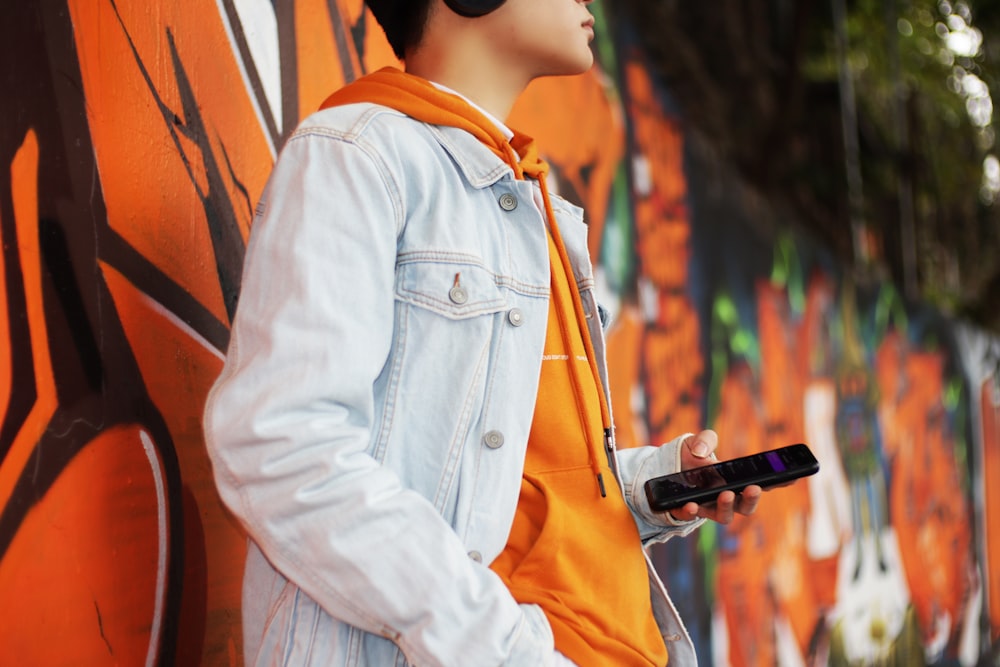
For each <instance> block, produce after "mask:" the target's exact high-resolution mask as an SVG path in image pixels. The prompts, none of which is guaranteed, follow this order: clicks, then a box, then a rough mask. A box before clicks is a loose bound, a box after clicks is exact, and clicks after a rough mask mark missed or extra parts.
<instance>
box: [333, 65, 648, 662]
mask: <svg viewBox="0 0 1000 667" xmlns="http://www.w3.org/2000/svg"><path fill="white" fill-rule="evenodd" d="M352 102H373V103H376V104H381V105H384V106H388V107H391V108H394V109H396V110H398V111H401V112H402V113H405V114H407V115H409V116H411V117H413V118H415V119H417V120H420V121H423V122H427V123H431V124H434V125H447V126H452V127H458V128H461V129H464V130H466V131H468V132H470V133H471V134H473V135H474V136H476V137H477V138H478V139H479V140H480V141H482V142H483V144H485V145H486V146H487V147H488V148H489V149H490V150H491V151H493V152H494V153H495V154H496V155H497V156H498V157H500V159H502V160H504V161H505V162H506V163H507V164H509V165H510V167H511V168H512V169H513V170H514V173H515V176H516V177H517V178H524V177H525V176H528V177H533V178H537V179H538V180H539V185H540V188H541V193H542V204H543V207H544V209H545V213H546V217H547V222H548V228H549V232H550V233H549V258H550V262H551V267H552V271H551V290H552V292H551V298H550V301H549V320H548V327H547V331H546V340H545V351H544V357H543V360H542V370H541V376H540V378H539V389H538V397H537V400H536V404H535V415H534V420H533V421H532V426H531V432H530V435H529V439H528V449H527V454H526V457H525V463H524V472H523V475H522V481H521V496H520V499H519V501H518V507H517V512H516V514H515V517H514V523H513V525H512V526H511V532H510V535H509V538H508V543H507V546H506V548H505V549H504V551H503V552H502V553H501V554H500V555H499V556H498V557H497V558H496V560H495V561H494V562H493V563H492V564H491V565H490V567H491V569H493V571H494V572H496V573H497V574H498V575H499V576H500V577H501V578H502V579H503V580H504V582H505V583H506V584H507V586H508V588H509V589H510V591H511V594H512V595H513V596H514V598H515V599H516V600H518V601H519V602H523V603H534V604H537V605H539V606H540V607H541V608H542V609H543V610H544V611H545V614H546V616H547V618H548V619H549V623H550V624H551V626H552V631H553V635H554V636H555V644H556V648H557V649H558V650H559V651H560V652H561V653H563V654H564V655H566V656H567V657H568V658H570V659H571V660H573V661H574V662H575V663H577V664H578V665H581V666H586V667H622V666H624V665H629V666H631V665H664V664H666V662H667V650H666V646H665V645H664V642H663V639H662V637H661V636H660V632H659V629H658V627H657V625H656V622H655V620H654V618H653V613H652V606H651V604H650V599H649V583H648V574H647V571H646V561H645V558H644V556H643V554H642V548H641V542H640V539H639V534H638V529H637V528H636V526H635V522H634V520H633V519H632V515H631V512H630V511H629V509H628V507H627V505H626V504H625V500H624V498H623V497H622V495H621V492H620V489H619V487H618V485H617V483H616V482H615V481H614V477H613V473H612V472H611V469H610V467H609V464H608V461H607V459H606V457H605V456H604V455H603V454H602V452H603V451H604V447H603V438H604V434H605V432H607V430H608V429H609V428H610V411H609V409H608V406H607V404H606V401H605V398H604V392H603V390H602V387H601V382H600V376H599V375H598V369H597V361H596V358H595V355H594V349H593V345H592V343H591V341H590V337H589V334H588V330H587V327H586V324H585V317H584V314H583V307H582V303H581V300H580V295H579V292H578V290H577V289H576V286H575V285H574V284H573V274H572V271H571V270H570V263H569V258H568V256H567V254H566V249H565V247H564V245H563V243H562V238H561V236H560V234H559V230H558V227H557V225H556V219H555V215H554V213H553V211H552V204H551V201H550V198H549V193H548V187H547V184H546V180H545V176H546V174H547V172H548V165H547V164H546V163H545V162H544V161H543V160H541V159H540V158H539V157H538V153H537V150H536V148H535V144H534V141H533V140H532V139H531V138H530V137H526V136H524V135H521V134H519V133H517V132H514V137H513V138H512V139H511V140H510V142H508V141H507V139H506V136H505V135H504V134H503V132H501V130H500V129H499V128H498V127H497V126H496V124H495V123H494V122H492V121H490V120H489V119H488V118H487V117H486V116H484V115H483V114H482V113H481V112H479V111H478V110H477V109H475V108H474V107H473V106H472V105H470V104H469V103H468V102H466V101H465V100H464V99H462V98H461V97H459V96H457V95H453V94H450V93H447V92H443V91H441V90H439V89H437V88H435V87H434V86H433V85H431V84H430V83H429V82H427V81H426V80H424V79H421V78H419V77H415V76H412V75H409V74H405V73H403V72H401V71H399V70H396V69H393V68H386V69H383V70H379V71H378V72H375V73H373V74H370V75H368V76H366V77H363V78H361V79H359V80H358V81H356V82H354V83H352V84H350V85H348V86H347V87H345V88H342V89H340V90H339V91H337V92H336V93H334V94H333V95H331V96H330V97H329V98H328V99H327V101H326V102H324V104H323V108H326V107H329V106H334V105H339V104H349V103H352ZM595 476H596V478H597V483H595ZM605 480H608V481H607V482H605Z"/></svg>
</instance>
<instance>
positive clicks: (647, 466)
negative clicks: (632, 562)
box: [204, 104, 698, 667]
mask: <svg viewBox="0 0 1000 667" xmlns="http://www.w3.org/2000/svg"><path fill="white" fill-rule="evenodd" d="M537 193H538V185H537V183H534V182H530V181H519V180H516V179H515V178H514V176H513V173H512V171H511V170H510V168H509V167H508V166H507V165H505V164H504V163H503V162H501V161H500V160H499V159H498V158H497V157H496V156H495V155H493V154H492V153H491V152H490V151H489V150H487V149H486V148H485V147H484V146H482V145H481V144H480V143H479V141H478V140H476V139H475V138H474V137H472V136H471V135H469V134H467V133H465V132H463V131H461V130H457V129H455V128H448V127H437V126H430V125H427V124H424V123H420V122H417V121H415V120H413V119H410V118H408V117H406V116H403V115H402V114H400V113H398V112H396V111H393V110H390V109H387V108H385V107H380V106H375V105H371V104H355V105H349V106H344V107H337V108H332V109H328V110H325V111H321V112H319V113H316V114H314V115H312V116H311V117H309V118H308V119H306V121H304V123H303V124H302V125H301V126H300V127H299V129H298V130H297V131H296V132H295V133H294V134H293V135H292V137H291V138H290V139H289V141H288V142H287V143H286V145H285V147H284V148H283V150H282V153H281V155H280V156H279V159H278V161H277V163H276V165H275V168H274V171H273V173H272V175H271V178H270V180H269V181H268V185H267V187H266V188H265V192H264V195H263V197H262V199H261V202H260V204H259V205H258V208H257V215H256V217H255V222H254V225H253V230H252V233H251V235H250V240H249V243H248V247H247V255H246V261H245V272H244V277H243V286H242V292H241V295H240V301H239V306H238V308H237V313H236V317H235V319H234V322H233V327H232V337H231V340H230V344H229V349H228V353H227V358H226V362H225V365H224V368H223V371H222V374H221V376H220V377H219V379H218V381H217V382H216V384H215V385H214V387H213V388H212V391H211V392H210V394H209V398H208V402H207V406H206V412H205V421H204V426H205V434H206V440H207V444H208V451H209V454H210V456H211V459H212V463H213V466H214V472H215V478H216V482H217V485H218V488H219V490H220V493H221V496H222V499H223V500H224V502H225V503H226V505H227V506H228V507H229V508H230V509H231V510H232V512H233V513H234V514H235V516H236V517H237V518H238V519H239V520H240V522H241V523H242V525H243V526H244V528H245V529H246V531H247V532H248V534H249V537H250V540H251V543H250V549H249V554H248V557H247V563H246V572H245V578H244V599H243V629H244V649H245V653H246V664H248V665H295V666H297V667H298V666H309V665H317V666H318V665H349V666H352V667H353V666H371V667H384V666H387V665H397V666H400V667H402V666H403V665H419V666H420V667H425V666H427V667H431V666H437V665H441V666H446V665H447V666H456V667H458V666H461V667H469V666H471V667H479V666H484V667H485V666H490V667H492V666H495V665H510V666H514V667H538V666H539V665H545V664H547V661H548V660H549V659H550V656H551V654H552V650H553V644H552V634H551V630H550V629H549V627H548V623H547V621H546V619H545V617H544V615H543V614H542V612H541V611H540V610H539V609H538V608H537V607H535V606H532V605H519V604H518V603H517V602H516V601H515V600H514V599H513V598H512V597H511V595H510V593H509V592H508V591H507V589H506V588H505V586H504V585H503V583H502V582H501V581H500V579H499V578H498V577H496V576H495V575H494V574H493V572H492V571H491V570H490V569H489V568H488V564H489V563H490V562H491V561H492V560H493V559H494V558H495V557H496V556H497V555H498V554H499V553H500V552H501V551H502V550H503V548H504V546H505V543H506V540H507V535H508V531H509V528H510V526H511V523H512V520H513V516H514V510H515V507H516V505H517V501H518V495H519V489H520V483H521V470H522V467H523V462H524V456H525V448H526V445H527V441H528V431H529V428H530V426H531V421H532V415H533V411H534V403H535V395H536V391H537V385H538V377H539V369H540V363H541V357H542V346H543V342H544V339H545V329H546V324H547V315H548V295H549V258H548V250H547V241H546V229H545V222H544V219H543V217H542V215H541V213H540V212H539V210H538V208H537V206H536V205H535V204H534V201H535V197H536V196H537ZM553 205H554V208H555V212H556V216H557V218H558V220H559V225H560V230H561V231H562V235H563V238H564V241H565V244H566V246H567V250H568V252H569V254H570V256H571V261H572V264H573V270H574V273H575V278H576V282H577V285H578V288H579V289H580V292H581V294H582V297H583V303H584V305H585V310H586V313H587V319H588V324H589V326H590V330H591V335H592V337H593V341H594V345H595V349H596V353H597V355H598V357H599V358H600V368H601V374H602V376H603V377H604V380H605V386H607V376H606V368H605V364H604V356H605V355H604V335H603V331H602V327H601V324H600V320H601V318H600V316H599V314H598V308H597V302H596V300H595V297H594V279H593V273H592V267H591V265H590V260H589V257H588V254H587V243H586V227H585V225H584V224H583V221H582V216H581V211H580V210H579V209H578V208H576V207H574V206H572V205H570V204H568V203H567V202H565V201H564V200H561V199H559V198H558V197H555V198H554V202H553ZM678 441H679V439H678ZM678 441H674V442H672V443H668V444H667V445H664V446H663V447H662V448H657V447H640V448H637V449H628V450H622V451H620V452H618V453H617V456H618V472H619V484H620V485H621V487H622V489H623V492H624V493H625V496H626V500H627V502H628V504H629V506H630V508H631V509H632V510H633V514H634V515H635V517H636V522H637V524H638V526H639V529H640V535H641V536H642V538H643V540H644V541H645V542H646V543H652V542H654V541H662V540H665V539H667V538H668V537H670V536H672V535H678V534H687V533H688V532H690V531H691V530H693V528H694V527H695V526H697V525H698V522H691V523H684V524H672V523H671V522H670V521H669V520H667V519H665V517H662V516H657V515H655V514H653V513H652V512H651V511H650V510H649V507H648V505H646V504H645V500H644V498H643V496H642V493H641V488H642V483H643V481H645V479H647V478H648V477H650V476H653V475H656V474H664V473H666V472H672V471H673V470H675V469H677V467H678V462H679V444H678ZM589 529H592V530H593V529H599V527H598V526H595V527H590V528H589ZM647 562H648V560H647ZM608 563H609V566H613V563H614V554H608ZM649 572H650V590H651V591H652V592H653V593H652V594H653V598H654V600H653V606H654V613H655V614H656V616H657V620H658V621H659V623H660V626H661V628H662V630H663V634H664V637H665V638H666V640H667V647H668V650H669V651H670V664H671V666H672V667H673V666H677V665H680V666H683V665H694V664H695V658H694V650H693V647H692V646H691V642H690V639H689V638H688V636H687V632H686V631H685V630H684V628H683V625H682V624H681V622H680V619H679V618H678V617H677V614H676V611H675V610H674V607H673V605H672V604H671V603H670V601H669V598H668V597H667V594H666V591H665V590H664V588H663V586H662V584H661V583H660V581H659V579H658V578H657V577H656V575H655V573H654V572H653V570H652V568H651V567H650V568H649Z"/></svg>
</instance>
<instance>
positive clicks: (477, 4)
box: [444, 0, 506, 18]
mask: <svg viewBox="0 0 1000 667" xmlns="http://www.w3.org/2000/svg"><path fill="white" fill-rule="evenodd" d="M504 2H506V0H444V3H445V4H446V5H448V7H450V8H451V11H453V12H455V13H456V14H459V15H461V16H466V17H468V18H476V17H478V16H485V15H487V14H489V13H490V12H492V11H493V10H495V9H498V8H499V7H500V5H502V4H503V3H504Z"/></svg>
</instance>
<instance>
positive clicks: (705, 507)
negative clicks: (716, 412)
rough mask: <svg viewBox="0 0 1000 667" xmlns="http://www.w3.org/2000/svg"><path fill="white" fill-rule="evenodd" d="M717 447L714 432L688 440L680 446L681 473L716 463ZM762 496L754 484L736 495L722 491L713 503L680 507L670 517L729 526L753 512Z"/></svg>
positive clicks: (694, 436)
mask: <svg viewBox="0 0 1000 667" xmlns="http://www.w3.org/2000/svg"><path fill="white" fill-rule="evenodd" d="M718 446H719V435H718V434H717V433H716V432H715V431H711V430H706V431H702V432H701V433H698V434H697V435H691V436H688V437H687V438H686V439H685V440H684V442H683V443H682V444H681V469H682V470H690V469H691V468H700V467H702V466H707V465H711V464H713V463H716V462H717V461H718V459H717V458H716V456H715V449H716V447H718ZM762 493H763V489H761V488H760V487H759V486H757V485H756V484H754V485H751V486H748V487H747V488H745V489H743V492H742V493H740V494H739V495H736V494H735V493H733V492H732V491H723V492H722V493H720V494H719V496H718V498H716V500H715V502H713V503H705V504H702V505H699V504H698V503H694V502H691V503H688V504H687V505H684V506H683V507H680V508H677V509H673V510H670V516H672V517H673V518H675V519H677V520H678V521H690V520H692V519H695V518H697V517H702V518H705V519H711V520H712V521H716V522H718V523H721V524H724V525H725V524H729V523H732V521H733V518H734V517H735V516H736V515H737V514H743V515H745V516H749V515H751V514H753V513H754V510H756V509H757V503H758V502H760V496H761V494H762Z"/></svg>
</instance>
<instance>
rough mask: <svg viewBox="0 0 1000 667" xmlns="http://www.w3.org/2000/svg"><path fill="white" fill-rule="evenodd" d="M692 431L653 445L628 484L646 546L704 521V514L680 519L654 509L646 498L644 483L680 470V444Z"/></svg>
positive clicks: (628, 496)
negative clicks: (688, 518)
mask: <svg viewBox="0 0 1000 667" xmlns="http://www.w3.org/2000/svg"><path fill="white" fill-rule="evenodd" d="M690 435H692V434H691V433H685V434H683V435H680V436H678V437H676V438H674V439H673V440H671V441H669V442H665V443H663V444H662V445H660V446H659V447H650V448H649V450H650V451H649V453H648V454H647V455H646V456H644V457H643V458H642V460H641V461H640V462H639V465H638V467H637V468H636V469H635V472H634V474H633V475H631V481H630V482H629V483H628V485H627V487H626V492H627V499H628V503H629V505H630V506H631V507H632V509H633V513H634V514H635V516H636V522H637V523H638V525H639V534H640V535H641V536H642V539H643V544H645V545H647V546H648V545H651V544H656V543H658V542H665V541H667V540H668V539H670V538H671V537H683V536H685V535H688V534H690V533H691V532H692V531H694V530H695V529H696V528H698V526H700V525H701V524H703V523H704V522H705V519H701V518H698V519H691V520H690V521H681V520H678V519H675V518H674V517H673V516H671V514H670V512H654V511H653V510H652V508H650V506H649V500H648V499H647V498H646V489H645V485H646V482H647V481H648V480H650V479H652V478H654V477H659V476H661V475H668V474H670V473H673V472H678V471H680V469H681V445H682V443H683V442H684V440H685V438H687V437H688V436H690Z"/></svg>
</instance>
